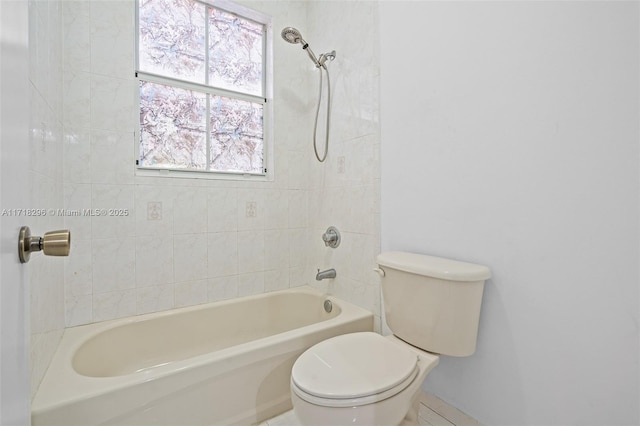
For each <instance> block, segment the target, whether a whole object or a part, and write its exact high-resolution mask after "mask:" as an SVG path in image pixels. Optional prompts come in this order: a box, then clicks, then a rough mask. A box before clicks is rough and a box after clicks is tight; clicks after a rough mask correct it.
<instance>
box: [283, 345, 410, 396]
mask: <svg viewBox="0 0 640 426" xmlns="http://www.w3.org/2000/svg"><path fill="white" fill-rule="evenodd" d="M417 361H418V357H417V355H416V354H415V353H413V352H411V351H410V350H409V349H407V348H403V347H402V346H400V345H398V344H395V343H393V342H390V341H389V340H387V339H385V338H384V337H382V336H380V335H379V334H376V333H371V332H363V333H352V334H344V335H341V336H337V337H333V338H331V339H328V340H325V341H323V342H320V343H318V344H317V345H315V346H312V347H311V348H309V349H307V350H306V351H305V352H304V353H303V354H302V355H300V357H298V359H297V360H296V362H295V364H294V365H293V369H292V371H291V379H292V381H293V384H295V385H296V386H297V387H298V388H299V389H300V390H302V391H303V392H305V393H307V394H309V395H312V396H315V397H320V398H330V399H353V398H362V397H366V396H370V395H375V394H380V393H383V392H384V393H386V394H388V393H389V392H386V391H389V390H390V389H393V388H395V387H398V390H397V391H398V392H399V391H401V390H402V389H404V388H405V387H406V386H407V385H408V383H410V382H411V380H413V377H412V376H415V374H416V371H417ZM409 379H411V380H409ZM399 385H402V386H399ZM391 393H393V392H391ZM387 397H388V396H387Z"/></svg>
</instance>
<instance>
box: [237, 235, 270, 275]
mask: <svg viewBox="0 0 640 426" xmlns="http://www.w3.org/2000/svg"><path fill="white" fill-rule="evenodd" d="M264 257H265V243H264V231H242V232H238V272H239V273H241V274H243V273H247V272H260V271H264Z"/></svg>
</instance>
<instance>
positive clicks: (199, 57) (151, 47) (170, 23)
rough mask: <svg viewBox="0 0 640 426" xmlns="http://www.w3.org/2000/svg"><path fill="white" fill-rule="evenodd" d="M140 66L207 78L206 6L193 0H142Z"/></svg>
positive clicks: (178, 75)
mask: <svg viewBox="0 0 640 426" xmlns="http://www.w3.org/2000/svg"><path fill="white" fill-rule="evenodd" d="M139 10H140V12H139V17H140V18H139V19H140V25H139V26H140V30H139V31H140V34H139V39H140V40H139V44H140V56H139V61H140V70H141V71H146V72H150V73H154V74H159V75H163V76H167V77H174V78H179V79H182V80H188V81H194V82H198V83H204V82H205V74H204V73H205V6H204V5H203V4H201V3H196V2H194V1H191V0H140V7H139Z"/></svg>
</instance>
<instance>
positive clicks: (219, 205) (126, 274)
mask: <svg viewBox="0 0 640 426" xmlns="http://www.w3.org/2000/svg"><path fill="white" fill-rule="evenodd" d="M242 3H244V4H246V5H247V6H249V7H251V8H254V9H258V10H262V11H264V12H266V13H268V14H270V15H271V16H273V19H274V22H273V29H274V40H273V41H274V55H275V60H274V79H275V80H274V86H275V99H274V101H275V112H276V115H275V126H274V135H275V166H276V169H275V181H274V182H268V183H255V182H253V183H245V182H241V181H212V180H194V179H176V178H149V177H139V176H138V177H137V176H135V168H134V161H135V153H134V149H133V148H134V145H133V144H134V139H133V138H134V130H135V128H134V126H135V123H134V121H135V113H134V111H133V109H134V105H135V90H136V81H135V79H134V69H133V66H134V65H133V64H134V56H133V55H134V51H133V46H134V27H133V23H134V2H133V0H119V1H115V2H108V4H107V3H105V2H91V1H74V2H71V1H70V2H65V4H64V10H63V20H64V24H65V28H64V31H63V38H64V54H63V55H62V58H63V60H64V78H63V79H62V83H61V84H64V89H65V97H64V99H63V100H62V104H63V107H64V108H63V111H64V115H63V117H62V121H63V123H64V134H65V139H64V162H65V174H64V203H65V204H64V205H65V207H66V208H68V209H82V208H92V209H97V208H105V209H110V208H121V209H126V210H127V211H128V212H129V215H128V216H118V217H93V218H87V217H67V218H65V224H66V226H68V227H69V228H71V229H72V232H73V233H74V236H75V241H77V247H78V251H79V253H78V252H74V256H75V257H74V259H70V260H69V261H68V262H67V263H66V266H67V271H66V273H65V283H66V284H65V301H66V324H67V326H73V325H78V324H83V323H87V322H92V321H100V320H104V319H109V318H115V317H120V316H125V315H133V314H141V313H145V312H151V311H155V310H164V309H170V308H173V307H178V306H189V305H193V304H198V303H204V302H207V301H215V300H223V299H228V298H233V297H238V296H243V295H249V294H255V293H262V292H265V291H274V290H279V289H282V288H288V287H289V286H298V285H302V284H305V283H310V284H314V285H317V286H319V287H320V288H328V287H329V286H328V283H327V282H323V283H316V282H315V280H314V277H315V269H316V268H324V267H336V268H337V269H338V279H337V280H335V283H333V284H334V285H333V288H334V289H335V290H336V292H337V293H339V294H341V295H342V296H343V297H346V298H349V299H351V300H353V301H355V302H356V303H358V304H360V305H362V306H364V307H366V308H369V309H372V310H374V311H375V312H376V315H379V306H378V305H379V301H377V300H376V297H377V296H376V295H377V282H375V280H376V277H375V276H373V281H371V278H372V276H371V274H368V273H367V271H368V270H369V269H370V267H371V262H372V260H371V259H372V256H373V255H374V254H375V253H376V252H377V246H376V245H375V244H377V242H378V241H379V237H378V230H377V228H375V220H374V218H373V212H374V205H377V202H376V201H375V200H374V199H373V198H374V196H375V194H376V192H375V187H374V182H375V179H376V178H378V177H379V167H378V164H377V162H376V160H377V159H376V157H375V151H376V149H377V148H376V147H377V142H378V118H377V109H376V108H377V91H376V89H375V88H374V87H373V85H374V84H375V82H376V78H377V77H376V76H377V74H378V69H377V59H373V60H372V59H371V57H370V55H369V56H367V55H365V54H363V53H361V52H359V51H358V48H361V46H360V43H356V42H349V43H347V44H345V40H343V39H342V37H336V36H335V35H331V34H329V33H331V32H333V31H335V32H341V31H342V32H343V31H346V29H345V28H348V29H349V31H350V32H352V31H354V29H355V30H356V31H360V32H362V34H361V36H362V37H363V38H362V39H365V40H374V39H375V37H374V35H375V32H376V29H375V27H371V24H375V19H374V16H373V14H374V11H375V8H374V5H373V4H368V3H367V2H355V3H354V4H353V5H350V6H349V7H350V8H351V9H352V12H354V13H353V16H354V17H362V18H358V19H357V20H356V21H354V22H351V23H350V24H349V26H347V27H344V28H341V27H340V26H339V25H337V24H333V23H329V25H331V26H332V29H333V30H332V31H328V32H327V31H325V30H326V28H324V29H323V31H320V30H321V28H320V26H319V25H318V23H316V22H315V20H314V19H313V18H312V17H313V16H315V14H323V16H324V14H326V13H331V12H332V11H334V12H335V10H334V9H335V8H336V7H337V6H336V5H334V4H331V3H330V2H329V3H326V4H325V3H324V2H319V3H318V4H315V3H310V2H304V1H282V2H270V1H265V2H262V1H244V2H242ZM341 13H342V12H341ZM354 19H355V18H354ZM360 19H362V20H360ZM325 24H326V22H325ZM289 25H295V26H298V27H300V29H301V30H302V31H305V33H306V34H308V37H309V38H310V39H313V41H314V46H318V51H322V49H329V48H335V49H336V50H338V51H339V56H338V60H336V62H335V63H333V64H332V65H331V68H332V71H331V72H332V78H334V80H333V81H335V89H334V90H335V92H334V93H335V100H334V105H335V108H334V113H333V123H334V132H333V136H332V141H331V148H330V149H331V151H330V155H329V158H328V160H327V162H326V163H325V164H324V165H318V164H316V160H315V158H314V155H313V148H312V146H311V135H312V129H313V127H312V124H313V121H312V120H313V113H314V107H315V96H316V94H317V91H316V87H315V84H317V74H316V72H315V70H314V69H313V67H312V66H310V65H311V64H310V63H309V62H308V58H307V57H306V56H305V55H304V52H301V51H300V49H299V48H298V49H296V48H295V47H294V46H292V45H290V44H288V43H285V42H283V41H282V40H280V36H279V32H280V29H281V28H283V27H285V26H289ZM323 25H324V24H323ZM366 49H367V52H375V49H374V47H373V45H372V46H367V47H366ZM374 56H375V55H374ZM354 126H355V127H354ZM337 153H339V155H340V157H342V158H343V160H344V171H343V172H342V173H341V174H340V175H338V174H336V154H337ZM328 225H336V226H338V227H339V228H340V230H341V231H342V232H343V238H344V243H343V244H344V248H342V249H341V250H340V251H336V252H332V253H330V252H328V250H329V249H325V247H324V245H322V244H321V240H320V236H321V234H322V232H324V229H323V228H326V226H328ZM318 243H320V245H319V244H318ZM318 245H319V246H318Z"/></svg>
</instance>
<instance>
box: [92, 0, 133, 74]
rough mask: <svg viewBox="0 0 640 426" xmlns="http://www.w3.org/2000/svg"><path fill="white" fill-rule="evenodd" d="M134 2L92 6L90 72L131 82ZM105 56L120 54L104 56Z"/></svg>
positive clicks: (106, 3)
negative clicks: (110, 53)
mask: <svg viewBox="0 0 640 426" xmlns="http://www.w3.org/2000/svg"><path fill="white" fill-rule="evenodd" d="M134 14H135V2H132V1H115V2H114V1H111V2H106V1H94V2H91V31H90V34H91V72H93V73H95V74H103V75H108V76H112V77H120V78H132V77H133V66H134V61H133V58H134V50H133V49H134V45H135V20H134V19H132V16H134ZM104 52H118V54H117V55H105V54H104Z"/></svg>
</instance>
